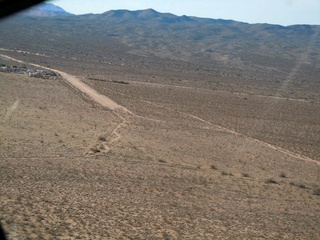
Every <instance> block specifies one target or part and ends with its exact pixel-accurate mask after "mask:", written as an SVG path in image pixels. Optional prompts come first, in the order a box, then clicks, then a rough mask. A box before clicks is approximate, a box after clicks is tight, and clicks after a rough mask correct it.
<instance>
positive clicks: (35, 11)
mask: <svg viewBox="0 0 320 240" xmlns="http://www.w3.org/2000/svg"><path fill="white" fill-rule="evenodd" d="M22 14H23V15H25V16H33V17H54V16H67V15H72V14H71V13H68V12H66V11H65V10H64V9H63V8H61V7H58V6H56V5H54V4H52V3H44V4H41V5H39V6H35V7H32V8H30V9H29V10H27V11H24V12H23V13H22Z"/></svg>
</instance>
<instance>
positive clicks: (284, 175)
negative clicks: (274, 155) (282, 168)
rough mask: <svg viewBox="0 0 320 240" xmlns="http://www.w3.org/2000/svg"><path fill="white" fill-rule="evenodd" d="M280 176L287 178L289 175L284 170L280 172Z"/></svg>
mask: <svg viewBox="0 0 320 240" xmlns="http://www.w3.org/2000/svg"><path fill="white" fill-rule="evenodd" d="M279 176H280V177H282V178H286V177H287V175H286V174H285V173H284V172H282V173H280V175H279Z"/></svg>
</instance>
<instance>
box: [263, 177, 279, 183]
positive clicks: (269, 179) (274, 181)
mask: <svg viewBox="0 0 320 240" xmlns="http://www.w3.org/2000/svg"><path fill="white" fill-rule="evenodd" d="M265 183H268V184H269V183H271V184H278V182H277V181H276V180H274V179H272V178H268V179H267V180H266V181H265Z"/></svg>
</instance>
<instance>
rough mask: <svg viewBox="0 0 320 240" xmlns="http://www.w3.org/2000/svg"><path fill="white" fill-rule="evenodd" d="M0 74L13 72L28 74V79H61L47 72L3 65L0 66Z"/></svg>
mask: <svg viewBox="0 0 320 240" xmlns="http://www.w3.org/2000/svg"><path fill="white" fill-rule="evenodd" d="M0 72H13V73H19V74H28V76H29V77H36V78H44V79H55V78H61V76H60V74H58V73H55V72H53V71H48V70H34V69H28V68H27V67H26V66H22V67H17V66H12V67H10V66H6V65H5V64H0Z"/></svg>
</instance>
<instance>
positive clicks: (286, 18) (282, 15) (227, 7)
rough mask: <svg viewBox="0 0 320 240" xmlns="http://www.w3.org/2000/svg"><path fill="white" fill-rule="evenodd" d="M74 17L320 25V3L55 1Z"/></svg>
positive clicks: (265, 0)
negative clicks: (125, 15) (149, 13)
mask: <svg viewBox="0 0 320 240" xmlns="http://www.w3.org/2000/svg"><path fill="white" fill-rule="evenodd" d="M51 2H52V3H53V4H55V5H58V6H60V7H62V8H64V9H65V10H66V11H68V12H71V13H75V14H84V13H102V12H106V11H108V10H116V9H128V10H141V9H147V8H153V9H155V10H157V11H159V12H170V13H173V14H176V15H188V16H197V17H208V18H222V19H233V20H237V21H242V22H249V23H272V24H281V25H292V24H317V25H320V0H53V1H51Z"/></svg>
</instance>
